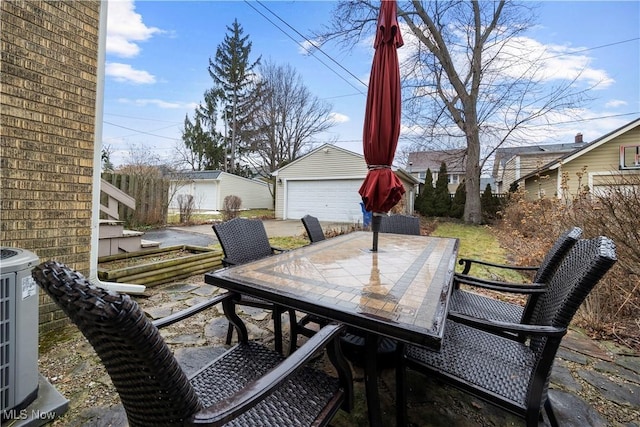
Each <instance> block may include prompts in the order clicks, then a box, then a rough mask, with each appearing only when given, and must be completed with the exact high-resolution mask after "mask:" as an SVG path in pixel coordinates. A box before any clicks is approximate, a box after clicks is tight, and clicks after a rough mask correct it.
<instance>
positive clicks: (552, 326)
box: [396, 237, 616, 427]
mask: <svg viewBox="0 0 640 427" xmlns="http://www.w3.org/2000/svg"><path fill="white" fill-rule="evenodd" d="M615 262H616V253H615V245H614V243H613V242H612V241H611V240H610V239H608V238H606V237H598V238H594V239H591V240H580V241H578V242H577V243H576V244H575V245H574V246H573V248H572V249H571V250H570V251H569V253H568V254H567V256H566V257H565V258H564V260H563V261H562V262H561V264H560V266H559V267H558V269H557V271H556V272H555V274H554V275H553V277H552V278H551V280H550V281H549V284H548V290H547V291H546V292H545V293H544V294H542V295H541V296H540V300H539V301H538V304H537V305H536V309H535V311H534V313H533V315H532V318H531V324H528V325H523V324H520V323H517V322H514V323H508V322H499V321H494V320H487V319H478V318H474V317H471V316H466V315H464V314H460V313H456V312H450V313H449V317H448V319H447V324H446V327H445V335H444V338H443V340H442V347H441V349H440V351H431V350H429V349H426V348H423V347H418V346H413V345H411V346H406V347H405V346H404V345H403V344H399V350H400V351H399V354H401V355H402V357H399V358H398V369H397V371H396V386H397V390H396V396H397V405H398V406H397V414H396V415H397V417H398V425H405V423H406V392H407V390H406V383H405V379H406V378H405V376H406V368H407V367H408V368H411V369H413V370H416V371H419V372H421V373H423V374H425V375H427V376H431V377H437V378H440V379H442V380H444V381H445V382H447V383H450V384H451V385H453V386H455V387H457V388H459V389H461V390H463V391H466V392H468V393H470V394H472V395H474V396H476V397H478V398H481V399H483V400H486V401H487V402H490V403H492V404H494V405H496V406H499V407H501V408H503V409H505V410H507V411H510V412H512V413H514V414H516V415H518V416H520V417H522V418H524V419H525V421H526V425H527V426H529V427H533V426H538V420H539V419H540V418H542V412H543V411H542V409H543V408H544V409H545V411H546V413H547V416H548V418H549V422H550V423H551V425H553V426H556V425H557V422H556V419H555V416H554V414H553V408H552V405H551V402H550V401H549V399H548V386H549V377H550V374H551V368H552V366H553V360H554V358H555V355H556V352H557V351H558V347H559V345H560V341H561V340H562V337H563V336H564V335H565V334H566V332H567V327H568V325H569V323H570V322H571V319H572V318H573V316H574V314H575V312H576V310H577V309H578V307H579V306H580V304H582V302H583V301H584V299H585V298H586V296H587V295H588V294H589V292H590V291H591V289H592V288H593V287H594V286H595V285H596V284H597V283H598V281H599V280H600V279H601V278H602V276H603V275H604V274H605V273H606V272H607V271H608V270H609V269H610V268H611V267H612V266H613V264H614V263H615ZM520 334H526V335H527V336H528V340H526V341H518V340H515V339H513V336H514V335H516V336H517V335H520ZM403 347H405V348H404V351H402V350H403Z"/></svg>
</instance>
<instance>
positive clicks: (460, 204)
mask: <svg viewBox="0 0 640 427" xmlns="http://www.w3.org/2000/svg"><path fill="white" fill-rule="evenodd" d="M466 199H467V191H466V189H465V185H464V181H462V183H461V184H460V185H458V188H456V193H455V194H454V195H453V201H452V202H451V213H450V216H451V217H452V218H462V216H463V215H464V203H465V200H466Z"/></svg>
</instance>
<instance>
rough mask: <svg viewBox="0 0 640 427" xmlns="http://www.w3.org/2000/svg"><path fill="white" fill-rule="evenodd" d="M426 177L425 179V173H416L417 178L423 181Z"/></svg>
mask: <svg viewBox="0 0 640 427" xmlns="http://www.w3.org/2000/svg"><path fill="white" fill-rule="evenodd" d="M426 177H427V171H424V172H419V173H418V178H420V179H422V180H424V179H425V178H426Z"/></svg>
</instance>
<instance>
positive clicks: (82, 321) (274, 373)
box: [33, 261, 352, 427]
mask: <svg viewBox="0 0 640 427" xmlns="http://www.w3.org/2000/svg"><path fill="white" fill-rule="evenodd" d="M33 277H34V279H35V280H36V282H37V283H38V284H39V285H40V286H41V287H42V288H43V289H44V290H45V291H46V293H47V294H49V296H50V297H51V298H52V299H53V300H54V301H55V302H56V303H57V304H58V305H59V306H60V307H61V308H62V310H63V311H64V312H65V313H66V314H67V316H69V317H70V318H71V320H72V321H73V322H74V323H75V324H76V325H77V326H78V328H79V329H80V331H81V332H82V333H83V334H84V336H85V337H86V338H87V340H88V341H89V342H90V343H91V345H92V346H93V348H94V349H95V351H96V353H97V354H98V356H99V357H100V359H101V361H102V363H103V364H104V366H105V367H106V369H107V372H108V373H109V376H110V377H111V380H112V382H113V385H114V386H115V388H116V390H117V392H118V394H119V396H120V400H121V401H122V404H123V406H124V409H125V411H126V414H127V418H128V420H129V425H131V426H153V427H155V426H183V425H209V426H218V425H230V426H236V425H238V426H240V425H241V426H247V425H251V426H259V425H263V426H267V425H269V426H283V425H291V426H293V425H296V426H298V425H312V424H313V425H316V424H315V423H318V424H319V425H325V424H326V423H328V422H329V421H330V420H331V418H332V417H333V415H334V414H335V413H336V412H337V411H338V409H339V408H340V407H342V408H343V409H346V410H350V408H351V405H352V390H351V378H350V375H351V374H350V371H349V369H348V364H346V362H345V361H344V359H343V358H342V356H341V354H340V347H339V344H338V342H339V341H338V340H337V339H336V337H337V336H338V334H339V332H340V330H341V327H340V326H337V325H329V326H327V327H326V328H324V329H322V330H321V331H320V332H319V333H317V334H316V335H315V336H314V337H313V338H312V339H310V340H309V341H307V342H306V343H305V345H304V346H302V347H301V348H300V349H299V350H298V351H296V353H295V354H293V355H291V356H290V357H288V358H287V359H284V358H283V357H282V355H280V354H279V353H277V352H275V351H272V350H269V349H268V348H266V347H264V346H262V345H260V344H258V343H256V342H251V341H248V340H247V336H246V333H245V334H243V336H242V337H241V339H240V342H239V343H238V344H237V345H236V346H234V347H232V348H231V349H229V350H228V351H227V352H225V353H224V354H222V355H221V356H220V357H218V358H216V359H215V360H213V361H212V362H210V363H209V364H208V365H206V366H205V367H203V368H202V369H200V370H199V371H197V372H196V373H195V374H193V375H192V376H191V377H190V378H187V376H186V375H185V373H184V372H183V370H182V369H181V367H180V366H179V364H178V362H177V361H176V359H175V358H174V356H173V354H172V353H171V350H170V349H169V347H168V346H167V345H166V343H165V342H164V340H163V338H162V336H161V335H160V333H159V331H158V328H160V327H163V326H168V325H170V324H173V323H175V322H177V321H179V320H182V319H184V318H186V317H188V316H191V315H193V314H195V313H198V312H200V311H202V310H204V309H206V308H208V307H211V306H212V305H214V304H216V303H219V302H222V304H223V305H225V304H231V305H233V301H232V299H231V294H230V293H228V294H225V295H218V296H216V297H215V298H213V299H211V300H209V301H206V302H203V303H200V304H198V305H196V306H194V307H192V308H190V309H188V310H185V311H183V312H179V313H175V314H172V315H170V316H168V317H166V318H163V319H160V320H158V321H155V322H153V323H152V322H151V321H150V320H149V319H148V318H147V317H146V316H145V314H144V313H143V312H142V310H141V309H140V307H139V306H138V304H137V303H136V302H135V301H133V300H132V299H131V298H130V297H129V296H128V295H125V294H118V293H116V292H112V291H107V290H104V289H102V288H100V287H96V286H94V285H93V284H91V283H89V282H88V281H87V280H86V279H85V278H84V277H83V276H82V275H81V274H79V273H77V272H75V271H73V270H71V269H69V268H68V267H66V266H64V265H63V264H60V263H57V262H53V261H48V262H46V263H42V264H40V265H39V266H37V267H36V268H35V269H34V271H33ZM237 320H239V318H238V319H237ZM245 332H246V330H245ZM325 347H326V348H327V350H328V352H329V355H330V358H331V360H332V362H333V363H334V366H335V367H336V371H337V373H338V376H337V378H334V377H332V376H329V375H327V374H326V373H324V372H321V371H319V370H317V369H313V368H310V367H308V366H306V364H307V361H308V360H309V359H310V358H312V357H314V355H315V354H316V353H317V352H319V351H321V350H322V349H324V348H325ZM285 402H286V404H285Z"/></svg>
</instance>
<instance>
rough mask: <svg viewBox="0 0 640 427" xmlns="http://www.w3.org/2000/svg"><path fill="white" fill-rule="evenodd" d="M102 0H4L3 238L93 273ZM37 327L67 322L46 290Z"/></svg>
mask: <svg viewBox="0 0 640 427" xmlns="http://www.w3.org/2000/svg"><path fill="white" fill-rule="evenodd" d="M99 11H100V2H99V1H35V0H28V1H1V2H0V19H1V24H0V25H1V28H0V39H1V48H2V59H1V62H0V85H1V86H0V97H1V102H2V115H1V119H0V139H1V150H2V151H1V155H0V188H1V191H2V196H1V201H0V241H1V242H2V245H3V246H11V247H19V248H24V249H27V250H30V251H32V252H35V253H36V254H37V255H38V256H39V257H40V259H41V260H43V261H44V260H47V259H56V260H59V261H61V262H64V263H67V264H68V265H70V266H72V267H73V268H75V269H77V270H79V271H82V272H84V273H85V274H88V272H89V256H90V246H91V194H92V193H91V192H92V179H93V178H92V176H93V152H94V125H95V101H96V82H97V66H98V62H97V57H98V28H99ZM40 298H41V304H40V323H41V326H40V329H41V331H44V330H49V329H53V328H55V327H58V326H60V325H61V324H62V323H64V322H66V320H65V318H64V316H63V315H62V313H60V312H58V311H57V310H56V309H55V307H54V306H53V304H52V303H51V302H50V301H49V299H48V298H46V297H45V296H44V295H43V293H41V297H40Z"/></svg>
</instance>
